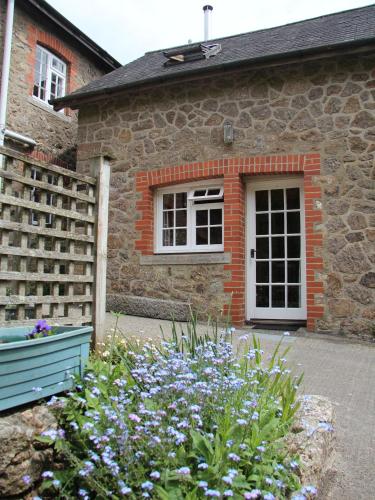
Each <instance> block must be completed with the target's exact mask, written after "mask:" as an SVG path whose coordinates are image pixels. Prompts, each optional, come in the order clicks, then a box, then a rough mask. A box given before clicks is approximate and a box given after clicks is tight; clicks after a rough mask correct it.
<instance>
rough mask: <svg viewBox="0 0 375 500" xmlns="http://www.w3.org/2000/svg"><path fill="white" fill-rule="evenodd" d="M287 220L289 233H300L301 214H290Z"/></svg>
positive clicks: (287, 215)
mask: <svg viewBox="0 0 375 500" xmlns="http://www.w3.org/2000/svg"><path fill="white" fill-rule="evenodd" d="M286 219H287V232H288V233H299V232H300V229H301V225H300V215H299V212H288V213H287V214H286Z"/></svg>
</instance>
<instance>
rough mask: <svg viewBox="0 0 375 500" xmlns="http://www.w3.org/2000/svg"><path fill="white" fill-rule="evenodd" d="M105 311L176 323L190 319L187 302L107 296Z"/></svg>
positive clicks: (128, 296)
mask: <svg viewBox="0 0 375 500" xmlns="http://www.w3.org/2000/svg"><path fill="white" fill-rule="evenodd" d="M107 311H114V312H121V313H125V314H128V315H130V316H143V317H145V318H158V319H167V320H171V319H174V320H176V321H187V320H188V319H189V317H190V308H189V303H188V302H178V301H173V300H163V299H153V298H149V297H137V296H130V295H112V294H109V295H107Z"/></svg>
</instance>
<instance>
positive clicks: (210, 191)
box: [207, 188, 220, 196]
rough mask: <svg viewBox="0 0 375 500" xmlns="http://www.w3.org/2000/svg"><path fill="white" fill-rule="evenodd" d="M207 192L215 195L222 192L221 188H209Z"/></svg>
mask: <svg viewBox="0 0 375 500" xmlns="http://www.w3.org/2000/svg"><path fill="white" fill-rule="evenodd" d="M207 194H208V195H209V196H215V195H216V196H217V195H218V194H220V188H215V189H209V190H208V191H207Z"/></svg>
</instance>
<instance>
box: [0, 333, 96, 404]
mask: <svg viewBox="0 0 375 500" xmlns="http://www.w3.org/2000/svg"><path fill="white" fill-rule="evenodd" d="M30 330H31V329H30V327H15V328H0V342H1V340H2V339H4V340H5V339H7V338H8V339H9V340H12V341H11V342H5V343H0V410H6V409H8V408H12V407H13V406H18V405H21V404H24V403H28V402H30V401H35V400H37V399H40V398H43V397H45V396H51V395H52V394H57V393H59V392H62V391H65V390H67V389H71V388H72V387H73V380H72V378H71V375H72V374H78V375H83V370H84V367H85V362H86V361H87V359H88V356H89V349H90V339H91V333H92V330H93V328H92V327H91V326H78V327H73V326H65V327H58V328H56V334H55V335H52V336H50V337H43V338H40V339H35V340H16V338H17V337H18V338H24V336H25V335H26V334H27V333H29V332H30Z"/></svg>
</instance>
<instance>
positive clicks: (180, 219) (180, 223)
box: [176, 210, 186, 227]
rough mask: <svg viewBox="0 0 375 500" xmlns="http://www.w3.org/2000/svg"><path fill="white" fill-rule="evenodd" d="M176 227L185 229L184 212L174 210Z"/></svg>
mask: <svg viewBox="0 0 375 500" xmlns="http://www.w3.org/2000/svg"><path fill="white" fill-rule="evenodd" d="M176 227H186V210H176Z"/></svg>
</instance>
